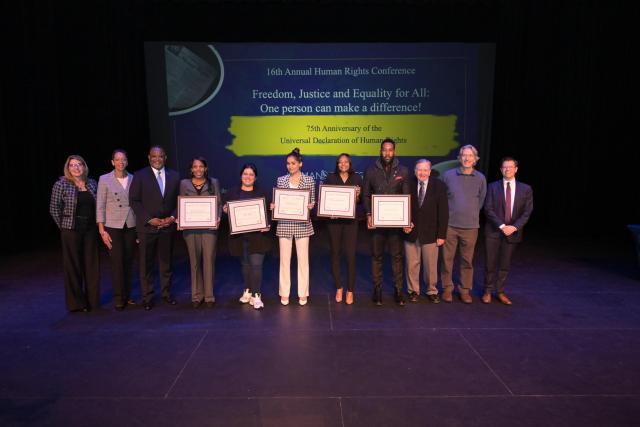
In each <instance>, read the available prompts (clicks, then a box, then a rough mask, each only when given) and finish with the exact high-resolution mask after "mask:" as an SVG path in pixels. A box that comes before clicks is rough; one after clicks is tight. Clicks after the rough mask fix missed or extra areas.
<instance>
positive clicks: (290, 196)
mask: <svg viewBox="0 0 640 427" xmlns="http://www.w3.org/2000/svg"><path fill="white" fill-rule="evenodd" d="M285 199H286V202H287V203H286V205H285V203H283V202H284V201H285ZM310 200H311V190H308V189H299V188H278V187H274V188H273V204H274V208H273V211H272V214H271V217H272V218H273V219H274V220H276V221H280V220H287V221H298V222H307V221H309V218H310V214H309V212H310V210H309V208H308V205H309V203H310ZM292 202H293V203H292ZM283 205H285V206H286V208H287V209H285V206H283ZM292 206H293V207H297V209H293V210H291V209H289V208H291V207H292Z"/></svg>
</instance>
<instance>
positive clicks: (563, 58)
mask: <svg viewBox="0 0 640 427" xmlns="http://www.w3.org/2000/svg"><path fill="white" fill-rule="evenodd" d="M0 13H1V14H2V16H3V18H4V19H3V21H4V24H5V25H3V29H2V31H3V34H4V35H5V37H4V41H5V42H6V45H5V51H4V55H3V65H2V68H3V73H2V74H3V78H2V79H1V81H0V129H1V131H0V138H1V140H2V141H1V144H0V147H1V148H0V162H1V163H0V166H1V170H2V175H1V176H2V181H1V183H0V186H1V187H0V189H1V190H2V194H3V195H4V196H5V197H4V200H5V202H4V203H3V209H2V210H0V221H2V224H3V226H4V230H5V231H4V233H3V239H2V240H3V242H4V244H3V245H2V246H1V247H2V249H1V251H2V252H3V253H9V252H14V251H17V250H28V249H31V248H34V247H37V246H39V245H45V244H50V243H52V242H56V241H57V240H58V233H57V229H56V227H55V225H54V224H53V221H52V220H51V219H50V217H49V215H48V203H49V194H50V190H51V186H52V185H53V183H54V181H55V180H56V179H57V177H58V176H59V175H60V174H61V172H62V166H63V163H64V160H65V159H66V157H67V155H69V154H72V153H77V154H81V155H82V156H83V157H84V158H85V159H86V160H87V163H88V165H89V168H90V172H91V173H90V174H91V176H92V177H94V178H97V177H98V176H99V175H100V174H102V173H105V172H107V171H109V170H111V165H110V163H109V160H110V154H111V151H112V150H113V149H114V148H116V147H123V148H125V149H127V150H128V151H129V160H130V167H129V168H130V169H131V170H135V169H137V168H139V167H142V166H144V165H145V164H146V163H147V162H146V153H147V147H148V146H149V144H150V142H152V141H149V136H148V135H149V131H148V122H147V107H146V92H145V91H146V87H145V76H144V52H143V42H144V41H145V40H187V41H214V42H215V41H253V42H257V41H298V42H323V41H326V42H339V41H346V42H352V41H362V42H376V41H392V42H393V41H398V42H400V41H413V42H431V41H439V42H447V41H449V42H495V43H496V46H497V48H496V76H495V96H494V113H493V124H492V142H491V150H490V152H489V153H480V154H481V156H482V157H484V159H483V160H485V161H486V160H487V159H488V163H485V164H488V165H489V168H488V170H487V174H488V178H489V179H491V180H493V179H497V178H498V177H499V176H500V175H499V171H498V168H499V161H500V158H501V157H502V156H504V155H513V156H515V157H516V158H518V160H519V161H520V170H519V174H518V175H519V178H520V179H522V180H523V181H525V182H529V183H530V184H532V185H533V186H534V194H535V213H534V216H533V219H532V222H531V228H532V229H535V230H538V231H540V232H544V233H554V234H560V235H567V236H572V235H593V236H602V235H606V236H614V237H621V236H624V233H625V230H624V226H625V224H628V223H633V222H636V223H638V222H640V208H639V207H638V199H639V197H638V190H637V189H636V187H637V184H638V183H639V181H638V179H637V178H636V172H635V166H636V164H637V162H638V160H640V149H639V148H638V144H639V142H637V137H636V136H635V133H634V130H635V129H634V128H635V120H634V119H635V115H636V114H634V113H635V112H636V111H637V107H636V96H637V94H638V92H637V89H638V85H637V83H636V80H637V78H636V76H635V67H633V66H632V65H631V64H632V62H633V61H634V59H635V58H634V56H635V54H636V51H637V48H635V45H634V43H635V37H634V36H635V34H634V33H635V31H634V30H635V25H636V21H637V19H638V18H639V17H640V13H639V7H638V6H637V3H635V2H626V1H611V0H610V1H604V0H591V1H589V0H556V1H512V0H503V1H489V0H486V1H480V0H475V1H473V0H466V1H462V0H460V1H454V0H433V1H391V0H387V1H351V2H344V1H212V0H211V1H195V0H193V1H169V0H156V1H140V0H138V1H135V0H131V1H115V0H93V1H85V2H75V1H60V0H58V1H54V0H38V1H36V0H20V1H18V0H14V1H13V2H9V1H5V2H4V3H3V9H2V10H0Z"/></svg>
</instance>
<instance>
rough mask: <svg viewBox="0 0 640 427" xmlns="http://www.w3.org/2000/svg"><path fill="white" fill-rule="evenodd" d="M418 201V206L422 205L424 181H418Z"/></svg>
mask: <svg viewBox="0 0 640 427" xmlns="http://www.w3.org/2000/svg"><path fill="white" fill-rule="evenodd" d="M418 202H419V203H420V207H422V202H424V181H420V191H418Z"/></svg>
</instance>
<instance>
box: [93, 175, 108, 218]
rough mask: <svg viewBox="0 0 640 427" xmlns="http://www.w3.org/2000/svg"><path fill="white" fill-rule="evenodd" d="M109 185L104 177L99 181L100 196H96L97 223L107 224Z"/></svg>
mask: <svg viewBox="0 0 640 427" xmlns="http://www.w3.org/2000/svg"><path fill="white" fill-rule="evenodd" d="M107 191H108V188H107V183H106V182H105V179H104V177H103V176H101V177H100V180H99V181H98V194H97V195H96V223H102V224H104V223H105V222H107Z"/></svg>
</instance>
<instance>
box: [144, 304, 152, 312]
mask: <svg viewBox="0 0 640 427" xmlns="http://www.w3.org/2000/svg"><path fill="white" fill-rule="evenodd" d="M152 308H153V304H151V303H150V302H145V303H144V310H145V311H149V310H151V309H152Z"/></svg>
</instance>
